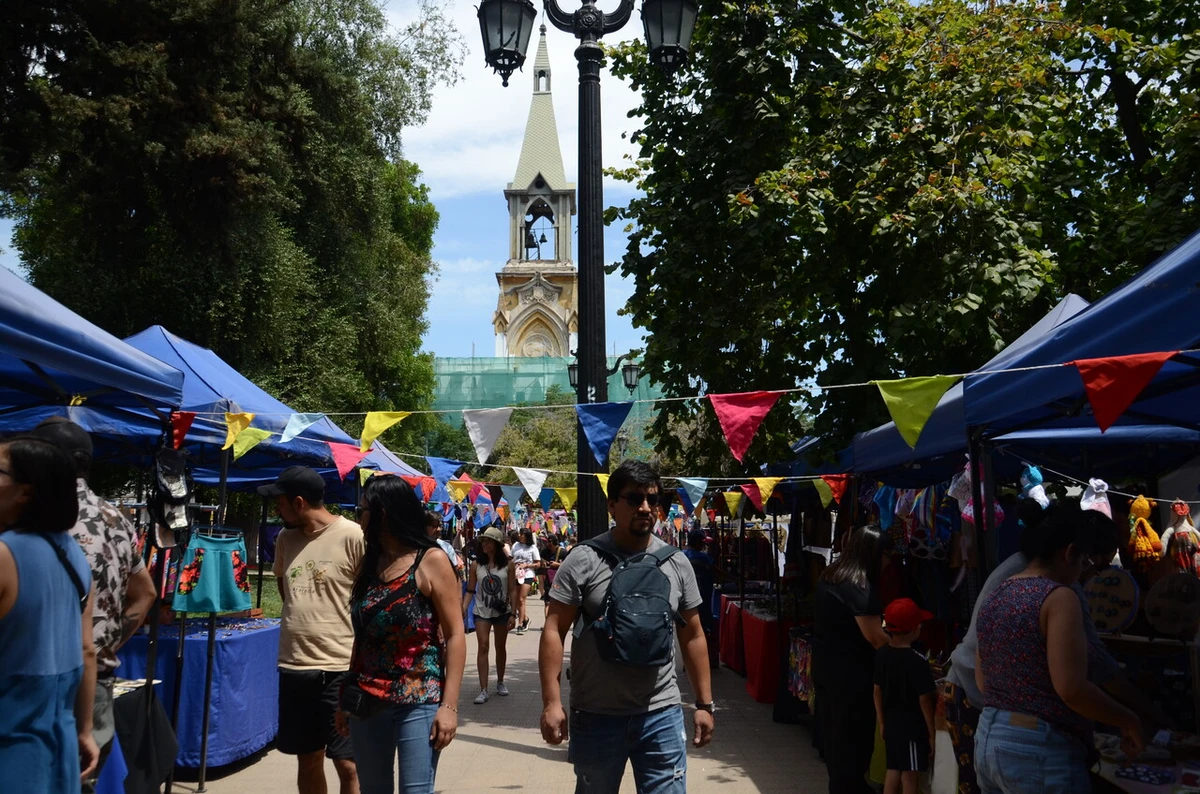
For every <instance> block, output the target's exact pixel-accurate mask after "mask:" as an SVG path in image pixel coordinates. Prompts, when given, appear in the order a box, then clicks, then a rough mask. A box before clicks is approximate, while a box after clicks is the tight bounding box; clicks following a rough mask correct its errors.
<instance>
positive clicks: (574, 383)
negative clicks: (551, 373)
mask: <svg viewBox="0 0 1200 794" xmlns="http://www.w3.org/2000/svg"><path fill="white" fill-rule="evenodd" d="M567 380H569V381H571V388H572V389H578V388H579V364H578V363H576V362H574V361H572V362H571V363H570V364H568V365H567Z"/></svg>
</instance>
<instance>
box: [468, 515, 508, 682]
mask: <svg viewBox="0 0 1200 794" xmlns="http://www.w3.org/2000/svg"><path fill="white" fill-rule="evenodd" d="M477 540H478V543H479V552H478V554H477V555H476V557H475V564H474V565H471V566H469V569H468V573H467V592H466V593H464V594H463V600H462V611H463V615H464V616H465V615H466V612H467V608H468V607H469V606H470V604H471V597H472V596H474V597H475V639H476V641H477V642H478V643H479V652H478V654H477V655H476V657H475V661H476V665H477V667H478V668H479V694H478V695H476V696H475V704H476V705H480V704H483V703H487V702H488V644H489V641H490V638H491V634H492V632H493V631H494V632H495V633H496V694H497V695H500V696H506V695H508V687H507V686H505V684H504V667H505V665H506V664H507V663H508V649H507V647H506V645H507V642H508V632H509V630H511V629H512V628H513V627H514V626H516V625H517V615H516V613H515V612H514V611H513V605H514V604H516V602H517V572H516V566H515V565H514V564H513V561H512V559H511V558H510V557H509V556H508V554H507V553H506V552H505V551H504V533H503V532H501V531H500V530H498V529H496V528H495V527H488V529H486V530H484V532H483V534H482V535H480V536H479V537H478V539H477Z"/></svg>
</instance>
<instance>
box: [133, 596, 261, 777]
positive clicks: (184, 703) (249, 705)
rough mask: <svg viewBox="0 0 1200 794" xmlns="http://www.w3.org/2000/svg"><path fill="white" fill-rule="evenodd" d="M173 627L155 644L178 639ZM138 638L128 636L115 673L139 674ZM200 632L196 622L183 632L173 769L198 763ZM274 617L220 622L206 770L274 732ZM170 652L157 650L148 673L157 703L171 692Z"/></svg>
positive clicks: (256, 746) (142, 658)
mask: <svg viewBox="0 0 1200 794" xmlns="http://www.w3.org/2000/svg"><path fill="white" fill-rule="evenodd" d="M178 637H179V629H178V627H177V626H163V627H162V629H161V631H160V632H159V640H160V642H162V646H160V648H161V647H173V646H174V644H175V642H177V641H178ZM147 646H148V638H147V637H146V635H143V634H139V635H135V636H134V637H133V638H132V639H131V640H130V641H129V642H128V644H126V645H125V647H123V648H122V649H121V651H120V653H119V657H120V660H121V668H120V669H121V672H122V674H123V675H127V676H136V677H141V676H145V675H146V651H147ZM207 646H208V632H207V629H206V628H205V626H204V625H203V624H199V623H197V624H195V630H194V631H193V630H191V629H190V628H189V630H188V633H187V635H186V637H185V639H184V665H183V669H184V680H183V684H182V687H181V689H180V699H179V724H178V734H179V755H178V758H177V760H176V763H178V764H179V765H180V766H184V767H190V768H195V767H198V766H200V760H201V751H200V747H201V724H202V717H203V709H204V670H205V665H206V658H205V657H206V653H207ZM278 652H279V621H278V620H240V619H220V620H218V621H217V637H216V646H215V658H214V664H213V682H212V683H213V689H212V701H211V706H210V716H209V726H208V763H209V764H210V765H213V766H219V765H221V764H228V763H232V762H234V761H238V760H240V759H242V758H246V757H247V756H249V755H251V754H252V753H254V752H257V751H258V750H261V749H262V748H263V747H265V746H267V744H268V743H270V741H271V740H272V739H274V738H275V733H276V731H277V730H278V727H279V722H278V721H279V713H278V699H279V673H278V669H277V668H276V666H275V661H276V658H277V657H278ZM174 662H175V660H174V658H173V654H166V653H159V655H158V659H157V663H156V665H155V668H156V669H155V671H154V676H155V678H157V679H160V680H162V682H163V683H162V684H161V685H159V686H157V687H155V689H156V690H157V692H158V695H159V697H160V699H161V700H162V701H163V702H166V703H170V702H171V697H172V694H173V692H174V689H175V685H176V682H175V664H174Z"/></svg>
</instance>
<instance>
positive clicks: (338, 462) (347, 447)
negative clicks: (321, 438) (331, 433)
mask: <svg viewBox="0 0 1200 794" xmlns="http://www.w3.org/2000/svg"><path fill="white" fill-rule="evenodd" d="M325 443H326V444H328V445H329V451H330V452H332V453H333V465H334V466H336V467H337V473H338V477H339V478H341V479H343V480H344V479H346V477H347V476H349V474H350V472H352V471H354V467H355V466H357V465H358V462H359V461H360V460H362V459H363V458H365V457H366V455H367V453H365V452H363V451H362V450H360V449H359V448H358V447H356V446H355V445H354V444H343V443H341V442H340V441H326V442H325Z"/></svg>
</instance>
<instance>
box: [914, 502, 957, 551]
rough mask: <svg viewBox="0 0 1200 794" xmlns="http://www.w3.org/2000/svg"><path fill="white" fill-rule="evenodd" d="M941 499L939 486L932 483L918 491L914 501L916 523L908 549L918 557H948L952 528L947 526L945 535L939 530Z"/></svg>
mask: <svg viewBox="0 0 1200 794" xmlns="http://www.w3.org/2000/svg"><path fill="white" fill-rule="evenodd" d="M939 501H940V500H939V498H938V489H937V486H932V485H931V486H930V487H928V488H926V489H924V490H923V491H921V492H920V493H918V494H917V496H916V499H915V500H914V501H913V509H912V516H913V518H914V519H915V521H916V524H915V526H914V527H913V530H912V535H911V537H910V539H909V543H908V549H909V553H911V554H912V555H913V556H914V557H916V558H917V559H920V560H945V559H946V557H947V552H946V544H947V543H948V542H949V540H950V529H949V527H948V526H947V528H946V530H945V537H942V536H941V535H940V533H938V531H937V530H938V520H937V505H938V502H939Z"/></svg>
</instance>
